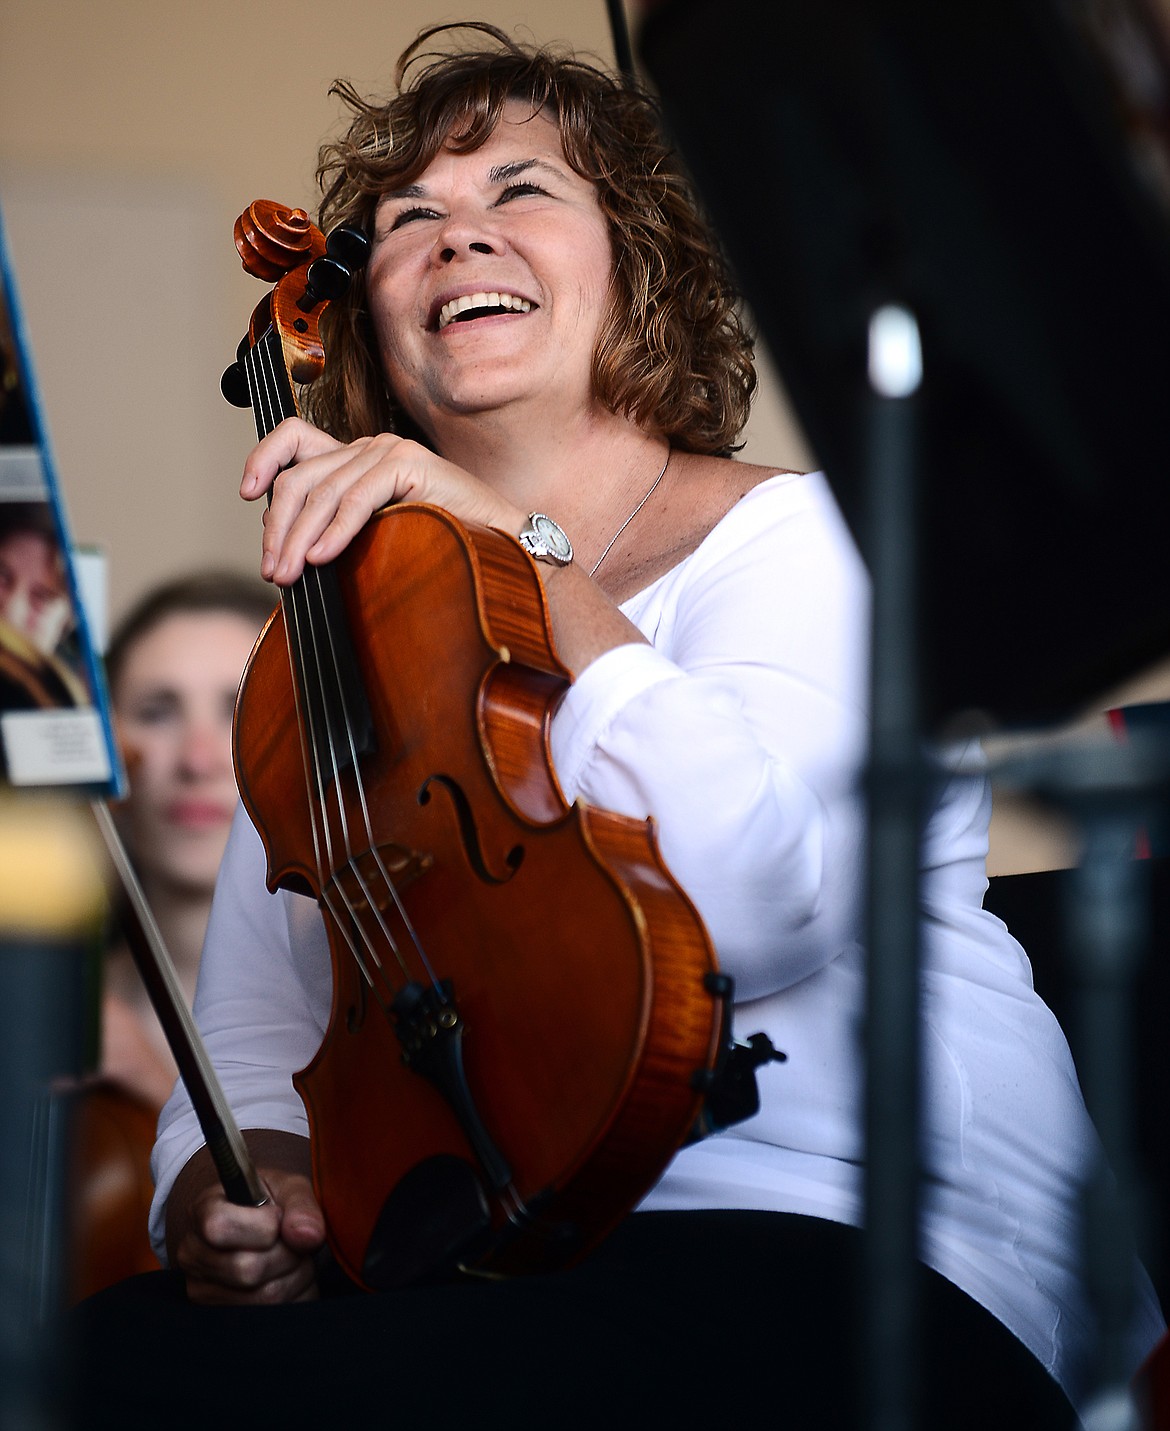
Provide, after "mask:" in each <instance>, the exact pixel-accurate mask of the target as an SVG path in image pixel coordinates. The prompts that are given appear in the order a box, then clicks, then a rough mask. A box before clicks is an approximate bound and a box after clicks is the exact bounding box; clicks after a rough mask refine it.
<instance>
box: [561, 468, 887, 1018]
mask: <svg viewBox="0 0 1170 1431" xmlns="http://www.w3.org/2000/svg"><path fill="white" fill-rule="evenodd" d="M662 586H663V592H661V593H657V594H656V595H655V596H654V599H652V600H651V601H649V602H648V603H643V602H641V601H640V599H639V598H635V600H634V601H633V602H631V603H628V605H627V612H628V614H630V615H631V617H632V619H634V620H635V621H636V622H637V623H638V625H639V626H640V627H641V629H642V630H643V633H644V634H645V635H646V636H647V637H648V638H649V639H650V640H651V641H652V642H653V646H652V647H651V646H641V645H629V646H622V647H618V648H617V649H615V650H612V651H609V652H607V653H606V654H605V655H603V656H602V657H601V658H599V659H598V660H597V661H595V662H594V663H593V664H592V665H590V666H589V667H588V668H587V669H586V670H585V671H584V672H582V674H581V675H580V677H579V678H578V680H577V681H576V683H575V684H574V686H573V687H572V688H571V689H570V690H569V692H568V693H567V695H566V698H565V700H564V702H563V703H562V706H561V708H560V709H559V711H558V712H557V715H556V717H555V719H554V721H553V729H552V749H553V759H554V763H555V765H556V769H557V773H558V776H559V778H560V781H561V784H562V787H563V788H564V790H565V793H566V795H567V796H568V798H569V799H573V798H575V797H576V796H580V797H582V798H583V799H585V800H586V801H587V802H589V803H590V804H594V805H597V806H601V807H605V808H608V809H611V810H617V811H620V812H622V813H624V814H628V815H633V816H637V817H645V816H646V815H652V816H653V817H654V818H655V820H656V822H657V825H658V834H659V841H660V845H661V849H662V853H663V856H664V858H665V860H666V863H667V865H668V866H669V867H670V869H671V871H672V873H673V874H674V875H675V877H676V878H677V879H678V881H679V883H680V884H681V885H682V886H683V888H684V889H685V890H686V891H687V892H688V894H689V895H690V896H691V898H692V899H693V900H694V901H695V903H696V905H697V906H698V908H699V910H700V912H701V913H702V915H703V917H704V919H705V921H706V923H707V927H708V929H709V930H710V932H711V935H712V938H713V940H714V942H715V945H716V948H717V950H718V953H719V957H720V962H721V964H722V966H723V967H724V968H725V969H726V970H727V971H728V972H729V973H731V974H732V975H734V977H735V980H736V994H737V998H738V999H740V1000H742V999H750V998H757V997H759V996H761V995H764V994H767V993H771V992H774V991H776V990H778V989H782V988H785V987H787V986H788V985H790V984H793V983H795V982H796V981H797V980H799V979H802V978H804V977H805V976H806V975H808V974H810V973H812V972H813V971H814V970H816V969H818V968H820V967H822V966H823V965H825V964H826V963H828V962H829V961H830V960H832V959H833V958H834V957H835V956H836V955H837V954H838V953H839V952H840V951H841V949H842V948H844V947H845V946H846V945H847V944H848V943H850V942H851V941H853V940H854V939H856V938H857V937H858V914H859V893H860V881H861V874H862V869H861V858H862V837H863V822H862V813H861V803H860V800H859V797H858V789H857V784H858V774H859V771H860V769H861V765H862V761H863V758H864V749H865V742H866V710H865V705H866V683H867V679H868V676H867V650H868V637H867V632H868V587H867V581H866V577H865V573H864V569H863V567H862V565H861V562H860V559H859V557H858V556H857V553H856V551H855V549H854V547H853V544H852V542H851V540H850V538H849V535H848V533H847V531H846V529H845V527H844V524H843V522H842V520H841V518H840V516H839V514H838V513H837V510H836V508H835V506H834V505H833V502H832V498H831V496H830V495H829V492H828V489H827V486H826V485H825V484H824V482H823V479H820V478H819V477H811V478H810V477H806V478H794V479H790V480H785V479H783V478H773V479H771V480H770V481H768V482H765V483H762V484H761V485H760V486H759V487H757V488H756V489H754V491H753V492H751V493H750V494H749V495H748V496H746V497H745V498H743V499H742V501H740V502H739V503H737V504H736V506H735V507H733V508H732V510H731V512H730V513H729V514H728V515H727V516H726V517H725V518H724V519H723V521H722V522H721V523H720V524H719V525H718V526H717V527H716V528H715V530H714V531H713V532H712V533H711V535H710V536H708V538H707V539H706V541H705V542H704V543H703V544H702V545H701V546H700V547H699V548H698V550H697V551H696V552H695V553H694V554H693V555H692V556H691V557H690V558H689V559H688V561H687V562H685V563H684V564H683V566H682V567H681V568H679V569H678V573H677V575H676V574H675V573H672V574H670V575H668V577H667V578H665V579H664V582H663V584H662ZM652 590H653V589H652Z"/></svg>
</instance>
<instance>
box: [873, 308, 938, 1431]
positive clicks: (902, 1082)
mask: <svg viewBox="0 0 1170 1431" xmlns="http://www.w3.org/2000/svg"><path fill="white" fill-rule="evenodd" d="M920 369H921V358H920V355H919V353H918V332H917V327H916V325H915V323H914V319H913V318H912V317H911V315H910V314H909V313H908V312H907V311H906V310H905V309H901V308H885V309H882V310H880V311H879V312H878V313H877V314H875V315H874V319H873V322H872V323H871V326H870V384H871V388H872V396H871V398H870V430H869V442H868V454H869V463H870V468H869V472H868V474H867V477H868V480H867V483H866V487H867V503H868V510H867V522H866V533H867V540H866V550H865V556H866V559H867V561H868V563H869V568H870V574H871V578H872V581H873V673H872V693H873V706H872V722H873V734H872V744H871V748H870V762H869V812H870V813H869V880H868V885H869V890H868V894H869V915H868V925H867V927H868V935H867V940H868V943H867V948H868V984H867V988H868V1008H867V1020H866V1110H865V1112H866V1177H865V1209H866V1211H865V1229H866V1237H865V1266H864V1272H865V1276H864V1280H863V1288H864V1302H863V1318H864V1324H863V1339H862V1344H863V1350H864V1356H865V1367H864V1377H863V1386H864V1389H865V1407H866V1422H865V1424H866V1425H867V1426H868V1427H870V1428H871V1431H912V1428H913V1427H914V1426H915V1424H916V1422H917V1415H916V1410H915V1402H916V1396H917V1380H918V1378H917V1352H918V1344H919V1313H918V1306H917V1300H916V1294H915V1285H916V1262H917V1254H918V1106H919V994H918V950H919V914H918V908H919V899H918V880H919V875H918V867H919V858H920V845H921V824H922V815H921V809H922V788H923V769H922V761H923V754H922V738H921V729H920V720H921V717H920V710H919V708H920V697H919V674H918V652H917V639H916V633H917V589H918V553H917V530H916V526H917V523H916V512H917V471H916V467H917V463H916V454H915V423H916V412H915V397H914V395H915V393H916V391H917V389H918V386H919V373H920Z"/></svg>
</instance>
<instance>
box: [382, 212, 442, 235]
mask: <svg viewBox="0 0 1170 1431" xmlns="http://www.w3.org/2000/svg"><path fill="white" fill-rule="evenodd" d="M434 218H438V215H437V214H436V213H435V211H434V209H403V210H402V212H401V213H398V214H395V215H394V221H393V222H392V223H391V225H390V232H391V233H394V231H395V230H396V229H400V228H402V226H403V225H404V224H410V223H413V222H414V221H415V219H434Z"/></svg>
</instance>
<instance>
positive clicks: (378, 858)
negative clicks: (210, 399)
mask: <svg viewBox="0 0 1170 1431" xmlns="http://www.w3.org/2000/svg"><path fill="white" fill-rule="evenodd" d="M265 336H266V338H268V337H271V340H272V341H271V344H270V345H269V347H268V349H267V350H266V356H267V359H268V361H269V363H271V362H272V352H271V348H275V347H276V335H275V334H274V333H272V332H271V330H270V333H269V334H268V335H265ZM257 346H258V347H259V346H260V345H257ZM280 357H281V358H283V354H280ZM270 377H271V379H272V380H271V382H270V381H268V379H269V378H270ZM256 390H257V391H258V392H260V391H262V392H263V405H264V408H265V409H266V411H265V417H266V418H267V419H269V420H270V426H269V428H268V429H267V430H271V427H272V426H275V423H276V421H277V420H279V418H278V416H277V415H276V414H277V413H279V407H280V405H279V403H277V402H275V401H274V394H275V393H276V392H277V384H276V381H275V370H273V372H272V373H271V374H270V373H268V372H265V373H264V381H263V383H262V384H261V383H259V382H258V383H257V384H256ZM259 420H260V419H259V417H258V419H257V421H258V425H259ZM306 576H307V577H308V578H309V579H310V580H313V581H315V583H316V587H317V595H318V603H317V609H318V612H323V611H324V600H323V588H322V585H321V583H322V578H321V574H320V571H319V570H317V569H314V571H313V573H312V574H311V576H310V574H309V573H306ZM298 588H300V590H301V595H302V597H303V598H304V600H303V605H304V607H305V614H304V616H303V617H302V615H301V613H300V610H299V607H300V605H301V604H302V603H299V602H298V601H297V596H296V592H297V590H298ZM289 590H290V591H291V592H292V593H293V594H292V597H291V601H290V600H289V599H286V597H285V596H284V595H283V594H282V605H283V606H284V608H285V612H286V622H285V629H286V635H287V634H288V633H289V632H290V631H295V632H296V639H297V642H298V648H299V654H300V655H301V663H300V665H301V669H302V670H307V669H308V668H307V665H306V663H305V659H304V657H305V654H306V652H305V646H306V642H305V639H304V631H305V626H306V624H307V625H308V627H309V633H310V635H309V641H308V643H307V644H308V645H310V646H311V647H312V651H313V657H314V665H315V670H316V673H317V679H318V682H319V683H320V684H321V686H322V687H324V685H325V674H324V672H325V668H326V667H330V666H331V667H332V675H333V693H334V694H335V696H336V701H335V706H336V708H339V709H340V710H341V713H342V716H343V719H344V727H345V734H346V739H347V741H348V744H349V757H350V762H351V768H352V769H353V772H354V779H355V786H356V789H357V791H358V796H359V801H360V805H361V810H362V823H363V824H364V827H365V832H366V837H367V850H368V853H370V854H371V855H372V857H373V860H374V862H375V864H376V866H377V869H378V872H379V874H380V876H381V879H382V882H383V883H384V885H385V887H386V890H387V891H388V894H389V896H390V899H391V900H392V901H393V903H394V905H395V907H396V911H397V913H398V916H399V918H400V919H401V920H402V923H403V926H404V928H405V929H406V931H407V934H408V936H409V938H410V941H411V943H412V944H413V945H414V947H415V951H416V953H417V955H418V957H419V959H420V961H421V963H422V965H423V967H424V969H425V971H426V974H427V977H428V978H429V979H430V980H431V982H432V984H434V983H437V980H436V979H435V975H434V971H433V969H432V968H431V966H430V961H429V960H428V959H427V957H426V954H425V951H424V950H423V948H422V944H421V941H420V939H419V937H418V934H417V931H416V930H415V928H414V925H413V922H412V921H411V919H410V917H409V915H408V913H407V911H406V909H405V906H404V905H403V903H402V900H401V897H400V896H399V893H398V890H397V887H396V885H395V883H394V880H393V879H392V877H391V875H390V873H389V871H388V870H387V869H386V866H385V862H384V860H383V858H382V854H381V851H380V850H379V849H378V848H377V845H376V842H375V840H374V835H373V827H372V822H371V819H370V812H369V802H368V800H367V798H366V791H365V785H364V782H363V780H362V776H361V768H360V765H359V763H358V753H357V748H356V742H355V739H354V734H353V723H352V719H351V716H350V713H349V710H348V708H347V706H346V701H345V692H344V684H343V682H342V680H341V676H340V661H339V658H338V653H337V650H336V646H335V643H334V640H333V635H332V631H331V629H330V627H329V625H328V624H327V623H324V622H323V623H322V625H323V626H324V637H325V639H324V640H323V639H322V636H321V634H320V633H318V631H317V629H316V623H315V622H314V620H313V606H312V603H311V602H310V601H309V600H308V588H307V586H305V585H304V584H303V583H297V585H296V586H294V587H293V588H290V589H289ZM290 607H291V611H290ZM290 639H291V638H290ZM323 646H326V647H327V649H328V653H329V659H328V660H327V661H325V662H323V661H322V648H323ZM290 654H291V652H290ZM294 685H295V682H294ZM297 706H298V722H299V723H300V724H301V727H302V745H303V746H304V747H305V748H306V749H307V750H308V751H310V752H311V755H310V756H309V757H308V759H307V760H306V781H308V780H309V775H308V769H309V766H310V764H311V766H312V769H313V771H314V775H315V783H316V785H317V787H318V800H317V802H316V807H315V808H316V810H319V811H321V812H322V819H323V821H324V832H323V833H324V839H325V844H326V856H325V861H324V866H325V867H327V868H328V869H329V870H333V869H334V868H335V867H336V862H335V860H334V857H333V848H332V828H331V822H330V819H329V814H328V801H327V795H326V789H325V784H326V782H324V781H323V779H322V776H321V772H320V762H319V757H318V751H319V749H320V746H319V743H318V741H317V739H316V731H315V729H314V728H313V724H312V723H313V712H312V703H311V702H310V704H309V711H308V720H309V729H308V731H307V733H306V732H305V730H304V726H305V721H304V714H303V713H302V712H301V711H300V700H299V693H298V699H297ZM324 735H325V738H326V739H327V741H328V748H329V761H330V767H331V770H330V773H331V776H332V784H333V788H334V792H335V795H336V799H337V809H338V823H339V826H340V836H339V838H340V839H341V840H343V841H344V847H345V856H346V859H345V863H346V866H347V867H348V869H349V871H350V872H351V874H352V876H353V878H354V881H355V883H356V884H357V885H358V887H359V888H360V890H361V892H362V895H363V903H364V905H365V908H366V909H367V910H368V911H369V912H370V913H372V914H373V916H374V919H375V921H376V923H377V925H378V928H379V930H380V932H381V935H382V938H383V939H384V940H385V941H386V945H387V946H388V947H389V949H390V950H391V951H392V953H393V955H394V958H395V960H396V962H397V963H398V965H399V967H400V969H401V970H402V973H403V974H404V975H405V976H407V977H409V970H408V968H407V964H406V960H405V959H404V957H403V954H402V951H401V949H400V947H399V945H398V942H397V940H396V939H395V938H394V936H393V933H392V931H391V930H390V928H389V925H388V924H387V922H386V919H385V917H384V915H383V912H382V907H381V905H380V904H379V901H378V900H377V899H376V898H375V897H374V895H373V891H372V890H371V888H370V885H369V883H368V882H367V880H366V877H365V875H364V874H363V872H362V870H361V867H360V865H359V863H358V860H357V858H356V857H355V854H354V849H353V842H352V838H351V834H350V829H349V818H348V811H347V809H346V802H345V799H344V793H343V789H342V784H341V778H340V769H339V761H338V757H337V750H336V746H335V743H334V735H333V728H332V724H331V722H329V721H328V720H326V721H325V731H324ZM314 843H315V846H316V849H315V859H316V861H317V868H318V877H319V881H320V884H321V890H322V901H323V902H324V903H325V904H326V905H327V907H328V908H329V910H330V913H332V914H333V917H334V920H335V922H336V923H337V925H338V928H339V930H340V932H341V933H342V937H343V938H344V939H345V942H346V943H347V945H348V946H349V948H350V952H351V954H352V955H353V957H354V959H355V961H356V963H357V965H358V968H359V969H360V971H361V973H362V975H363V977H364V978H365V979H366V982H367V984H368V985H369V986H370V988H371V989H372V990H374V993H375V997H378V999H379V1003H381V1002H382V998H381V997H379V990H378V989H377V987H376V982H375V979H374V977H373V974H372V973H371V970H370V968H369V967H368V966H367V964H366V962H365V960H364V959H363V958H362V957H361V955H360V953H359V951H358V949H357V947H356V945H355V944H354V941H353V939H352V938H351V937H350V934H349V932H348V931H347V929H346V927H345V925H346V921H345V920H343V919H342V918H341V917H340V916H339V914H338V911H337V909H336V907H335V901H334V900H333V899H331V898H329V897H328V885H329V884H330V883H332V884H333V887H334V889H335V890H336V891H338V892H339V893H340V895H341V902H342V903H343V904H344V906H345V909H346V911H347V913H348V915H349V923H350V925H351V927H352V928H353V929H356V930H357V932H358V933H359V935H360V936H361V940H362V943H363V944H364V945H365V947H366V952H367V954H368V956H369V958H370V960H371V962H372V963H373V964H374V966H376V968H377V969H378V970H379V971H380V972H381V973H382V974H383V977H384V976H385V970H384V967H383V964H382V960H381V958H380V956H379V954H378V949H377V945H376V943H375V942H374V941H373V940H372V939H371V937H370V934H369V932H368V931H367V929H366V927H365V925H364V923H363V921H362V920H361V918H360V917H359V915H358V912H357V910H356V909H355V907H354V905H353V903H352V901H351V899H350V896H349V895H348V893H347V892H346V890H345V888H344V886H343V885H341V884H340V883H339V882H336V881H335V880H334V879H330V880H327V879H326V873H325V867H323V862H322V858H321V853H320V837H319V835H318V831H317V827H316V821H315V820H314ZM382 992H383V993H385V992H389V993H391V994H392V993H393V987H392V985H389V983H388V981H387V989H386V990H384V991H382ZM383 1007H384V1005H383Z"/></svg>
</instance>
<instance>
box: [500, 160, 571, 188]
mask: <svg viewBox="0 0 1170 1431" xmlns="http://www.w3.org/2000/svg"><path fill="white" fill-rule="evenodd" d="M529 169H542V170H544V172H545V173H547V174H551V175H552V176H553V177H554V178H561V177H562V176H561V171H560V170H559V169H558V168H557V167H556V166H555V165H554V164H549V163H546V162H545V160H543V159H514V160H513V161H512V163H511V164H497V165H496V167H495V168H494V169H489V170H488V183H490V184H506V183H507V182H508V180H509V179H514V178H515V177H516V176H517V174H523V173H525V172H527V170H529Z"/></svg>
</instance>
